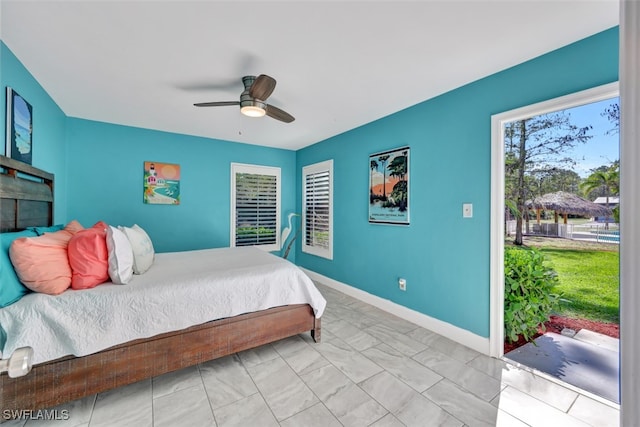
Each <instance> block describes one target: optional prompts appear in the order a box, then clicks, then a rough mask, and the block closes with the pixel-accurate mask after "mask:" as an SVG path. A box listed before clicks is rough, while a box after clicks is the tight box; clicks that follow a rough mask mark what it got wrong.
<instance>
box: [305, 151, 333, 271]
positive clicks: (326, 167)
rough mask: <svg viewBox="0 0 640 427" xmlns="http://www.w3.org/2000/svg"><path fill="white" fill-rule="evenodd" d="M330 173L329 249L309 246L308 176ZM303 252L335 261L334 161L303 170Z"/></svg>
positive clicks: (315, 164)
mask: <svg viewBox="0 0 640 427" xmlns="http://www.w3.org/2000/svg"><path fill="white" fill-rule="evenodd" d="M321 172H329V247H328V248H323V247H319V246H310V245H307V239H306V238H305V236H306V234H307V210H306V208H305V205H306V199H307V187H306V184H305V183H306V181H307V175H311V174H316V173H321ZM302 236H303V237H302V252H305V253H308V254H311V255H316V256H319V257H322V258H327V259H330V260H332V259H333V159H330V160H325V161H323V162H319V163H314V164H312V165H307V166H304V167H303V168H302Z"/></svg>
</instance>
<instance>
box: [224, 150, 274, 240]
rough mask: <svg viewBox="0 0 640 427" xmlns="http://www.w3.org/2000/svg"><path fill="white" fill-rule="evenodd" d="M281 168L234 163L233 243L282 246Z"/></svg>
mask: <svg viewBox="0 0 640 427" xmlns="http://www.w3.org/2000/svg"><path fill="white" fill-rule="evenodd" d="M279 230H280V168H274V167H267V166H254V165H243V164H239V163H232V164H231V247H236V246H260V248H261V249H264V250H267V251H278V250H280V233H279Z"/></svg>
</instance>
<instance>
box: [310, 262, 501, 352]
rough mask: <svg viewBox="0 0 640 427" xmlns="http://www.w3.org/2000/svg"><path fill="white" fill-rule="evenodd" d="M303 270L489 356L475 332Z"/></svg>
mask: <svg viewBox="0 0 640 427" xmlns="http://www.w3.org/2000/svg"><path fill="white" fill-rule="evenodd" d="M301 268H302V267H301ZM302 270H303V271H304V272H305V273H306V274H307V275H308V276H309V277H310V278H311V279H312V280H315V281H318V282H320V283H322V284H323V285H326V286H328V287H330V288H332V289H335V290H336V291H339V292H342V293H343V294H346V295H349V296H351V297H353V298H357V299H359V300H360V301H363V302H366V303H367V304H371V305H372V306H374V307H377V308H379V309H381V310H384V311H386V312H388V313H391V314H393V315H395V316H398V317H400V318H402V319H404V320H406V321H408V322H411V323H415V324H416V325H418V326H421V327H423V328H425V329H429V330H430V331H433V332H435V333H437V334H440V335H443V336H445V337H447V338H449V339H451V340H453V341H456V342H458V343H460V344H462V345H464V346H467V347H469V348H472V349H473V350H475V351H478V352H480V353H482V354H489V339H488V338H485V337H481V336H479V335H476V334H474V333H473V332H469V331H467V330H466V329H462V328H459V327H457V326H455V325H452V324H451V323H447V322H443V321H442V320H438V319H436V318H434V317H431V316H427V315H426V314H422V313H420V312H417V311H415V310H412V309H410V308H407V307H405V306H403V305H400V304H396V303H395V302H392V301H389V300H388V299H384V298H380V297H378V296H376V295H373V294H370V293H368V292H365V291H363V290H361V289H358V288H354V287H353V286H350V285H347V284H344V283H342V282H339V281H337V280H334V279H332V278H330V277H327V276H323V275H322V274H320V273H316V272H315V271H311V270H307V269H306V268H302Z"/></svg>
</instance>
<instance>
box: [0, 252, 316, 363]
mask: <svg viewBox="0 0 640 427" xmlns="http://www.w3.org/2000/svg"><path fill="white" fill-rule="evenodd" d="M289 304H310V305H311V306H312V307H313V310H314V312H315V315H316V317H318V318H319V317H320V316H322V312H323V311H324V308H325V306H326V301H325V299H324V298H323V297H322V295H321V294H320V292H319V291H318V290H317V288H316V287H315V286H314V284H313V282H312V281H311V279H309V277H307V276H306V275H305V274H304V273H303V272H302V271H301V270H300V269H299V268H298V267H296V266H295V265H293V264H292V263H290V262H289V261H286V260H283V259H281V258H279V257H277V256H275V255H272V254H270V253H267V252H264V251H262V250H260V249H256V248H250V247H245V248H223V249H206V250H199V251H188V252H172V253H160V254H156V258H155V262H154V264H153V266H152V267H151V269H149V270H148V271H147V272H146V273H144V274H142V275H134V277H133V280H132V281H131V282H130V283H129V284H128V285H115V284H112V283H106V284H102V285H99V286H97V287H96V288H93V289H90V290H81V291H74V290H71V289H69V290H67V291H65V292H63V293H62V294H61V295H58V296H50V295H45V294H38V293H31V294H28V295H26V296H24V297H23V298H22V299H21V300H20V301H18V302H16V303H14V304H12V305H10V306H8V307H6V308H3V309H0V326H1V327H2V329H3V331H4V333H5V339H6V341H5V344H4V348H3V353H4V354H5V355H10V354H11V353H12V352H13V351H14V350H15V349H16V348H19V347H23V346H31V347H33V349H34V351H35V354H34V360H33V362H34V363H41V362H46V361H49V360H54V359H57V358H59V357H62V356H66V355H70V354H72V355H75V356H84V355H87V354H91V353H95V352H97V351H100V350H103V349H105V348H108V347H111V346H114V345H117V344H121V343H124V342H127V341H131V340H134V339H138V338H148V337H152V336H154V335H158V334H160V333H163V332H169V331H175V330H180V329H184V328H187V327H189V326H193V325H197V324H201V323H205V322H207V321H210V320H214V319H221V318H225V317H231V316H236V315H238V314H242V313H248V312H253V311H258V310H264V309H267V308H271V307H277V306H282V305H289Z"/></svg>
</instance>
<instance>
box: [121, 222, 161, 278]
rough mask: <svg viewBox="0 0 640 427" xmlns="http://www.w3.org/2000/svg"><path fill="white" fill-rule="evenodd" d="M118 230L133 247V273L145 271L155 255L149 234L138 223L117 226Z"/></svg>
mask: <svg viewBox="0 0 640 427" xmlns="http://www.w3.org/2000/svg"><path fill="white" fill-rule="evenodd" d="M118 230H120V231H122V232H123V233H124V234H125V235H126V236H127V239H129V243H131V248H132V249H133V274H142V273H144V272H145V271H147V270H148V269H149V268H150V267H151V264H153V259H154V257H155V251H154V250H153V243H151V239H150V238H149V235H148V234H147V233H146V232H145V231H144V230H143V229H142V228H141V227H140V226H138V224H134V225H133V227H131V228H129V227H122V226H118Z"/></svg>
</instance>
